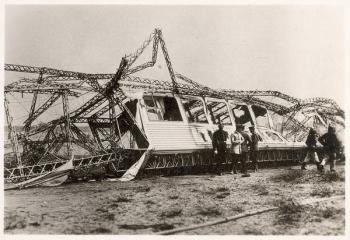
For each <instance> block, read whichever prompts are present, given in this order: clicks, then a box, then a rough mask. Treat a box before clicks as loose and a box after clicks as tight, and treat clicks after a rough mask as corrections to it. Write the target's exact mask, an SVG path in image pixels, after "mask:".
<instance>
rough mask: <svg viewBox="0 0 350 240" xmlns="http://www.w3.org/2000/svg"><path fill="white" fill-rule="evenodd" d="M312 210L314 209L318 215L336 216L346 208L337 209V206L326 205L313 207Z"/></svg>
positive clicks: (324, 216)
mask: <svg viewBox="0 0 350 240" xmlns="http://www.w3.org/2000/svg"><path fill="white" fill-rule="evenodd" d="M310 211H312V212H313V213H314V214H315V215H316V217H320V218H332V217H335V216H339V215H340V214H341V213H342V211H344V209H337V208H335V207H331V206H326V207H317V208H313V209H312V210H310Z"/></svg>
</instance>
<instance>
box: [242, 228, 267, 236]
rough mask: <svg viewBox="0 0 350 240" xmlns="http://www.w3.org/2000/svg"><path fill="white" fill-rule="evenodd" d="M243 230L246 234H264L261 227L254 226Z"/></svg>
mask: <svg viewBox="0 0 350 240" xmlns="http://www.w3.org/2000/svg"><path fill="white" fill-rule="evenodd" d="M243 232H244V234H246V235H262V232H261V231H260V230H259V229H255V228H252V227H248V228H246V229H244V230H243Z"/></svg>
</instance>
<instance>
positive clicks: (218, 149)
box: [212, 122, 228, 175]
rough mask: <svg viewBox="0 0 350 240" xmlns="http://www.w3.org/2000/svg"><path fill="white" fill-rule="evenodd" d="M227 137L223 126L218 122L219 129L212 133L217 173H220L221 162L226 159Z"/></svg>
mask: <svg viewBox="0 0 350 240" xmlns="http://www.w3.org/2000/svg"><path fill="white" fill-rule="evenodd" d="M227 137H228V133H227V132H226V131H224V127H223V126H222V124H221V123H220V122H219V129H218V130H216V131H215V132H214V134H213V141H212V143H213V150H214V157H215V162H216V169H215V170H216V172H217V174H219V175H221V174H222V164H223V163H224V162H225V160H226V148H227V146H226V140H227Z"/></svg>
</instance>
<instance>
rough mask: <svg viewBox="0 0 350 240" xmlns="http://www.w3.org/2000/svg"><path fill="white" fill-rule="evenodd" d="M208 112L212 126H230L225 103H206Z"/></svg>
mask: <svg viewBox="0 0 350 240" xmlns="http://www.w3.org/2000/svg"><path fill="white" fill-rule="evenodd" d="M207 106H208V111H209V115H210V118H211V120H212V121H213V123H214V124H219V122H221V124H223V125H231V124H232V122H231V118H230V115H229V113H228V108H227V105H226V103H225V102H214V101H207Z"/></svg>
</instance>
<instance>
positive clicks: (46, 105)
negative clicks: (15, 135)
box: [24, 94, 61, 126]
mask: <svg viewBox="0 0 350 240" xmlns="http://www.w3.org/2000/svg"><path fill="white" fill-rule="evenodd" d="M60 96H61V95H60V94H54V95H52V96H51V97H50V98H49V99H48V100H47V101H46V102H45V103H43V104H42V105H41V106H40V107H39V108H38V109H37V110H35V111H34V112H33V114H31V115H30V116H29V117H28V118H27V119H26V120H25V121H24V125H25V126H28V125H30V124H31V123H32V122H33V121H34V120H35V119H36V118H38V117H39V116H40V115H41V114H42V113H43V112H45V111H46V110H47V109H48V108H49V107H51V106H52V104H54V103H55V102H56V101H57V99H59V98H60Z"/></svg>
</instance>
